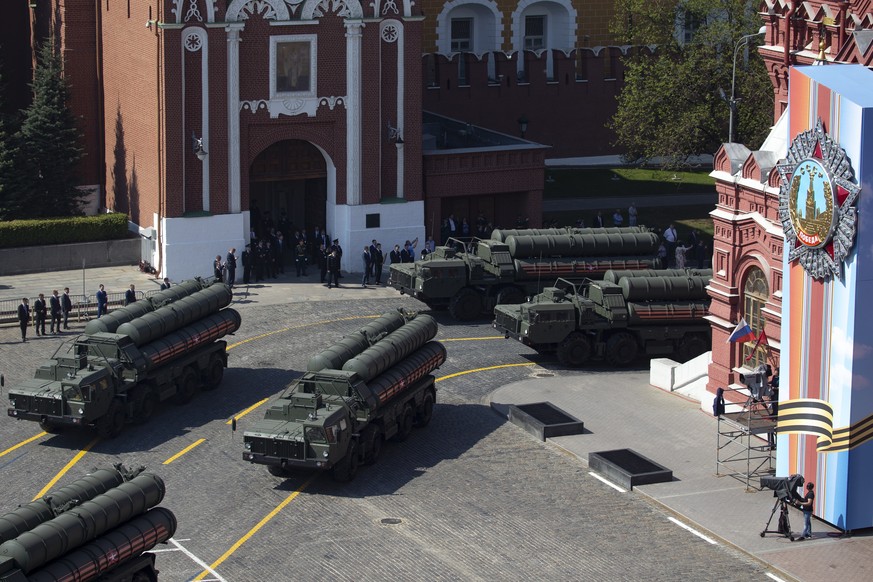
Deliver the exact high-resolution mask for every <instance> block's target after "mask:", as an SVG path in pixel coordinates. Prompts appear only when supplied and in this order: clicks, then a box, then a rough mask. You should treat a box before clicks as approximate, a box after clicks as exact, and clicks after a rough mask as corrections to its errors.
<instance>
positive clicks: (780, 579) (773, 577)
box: [767, 572, 785, 582]
mask: <svg viewBox="0 0 873 582" xmlns="http://www.w3.org/2000/svg"><path fill="white" fill-rule="evenodd" d="M767 578H772V579H773V580H776V582H785V580H783V579H782V578H780V577H779V576H777V575H776V574H773V573H772V572H767Z"/></svg>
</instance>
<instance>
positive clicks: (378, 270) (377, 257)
mask: <svg viewBox="0 0 873 582" xmlns="http://www.w3.org/2000/svg"><path fill="white" fill-rule="evenodd" d="M384 263H385V253H383V252H382V245H381V244H380V243H376V252H375V253H373V274H374V275H375V276H376V285H381V284H382V265H383V264H384Z"/></svg>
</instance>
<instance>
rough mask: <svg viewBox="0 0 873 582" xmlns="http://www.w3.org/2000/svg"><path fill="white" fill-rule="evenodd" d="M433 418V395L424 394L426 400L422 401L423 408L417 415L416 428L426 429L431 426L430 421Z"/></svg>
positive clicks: (429, 393)
mask: <svg viewBox="0 0 873 582" xmlns="http://www.w3.org/2000/svg"><path fill="white" fill-rule="evenodd" d="M431 418H433V394H432V393H431V392H425V393H424V399H423V400H422V401H421V406H420V407H419V408H418V411H417V414H416V415H415V426H417V427H419V428H424V427H425V426H427V425H428V424H430V419H431Z"/></svg>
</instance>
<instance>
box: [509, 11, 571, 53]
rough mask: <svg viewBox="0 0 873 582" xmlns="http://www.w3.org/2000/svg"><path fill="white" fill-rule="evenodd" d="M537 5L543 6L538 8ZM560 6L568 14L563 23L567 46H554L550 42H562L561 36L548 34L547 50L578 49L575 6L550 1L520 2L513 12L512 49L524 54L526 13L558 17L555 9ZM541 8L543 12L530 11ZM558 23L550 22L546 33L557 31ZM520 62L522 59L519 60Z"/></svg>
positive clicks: (565, 14) (564, 40) (564, 41)
mask: <svg viewBox="0 0 873 582" xmlns="http://www.w3.org/2000/svg"><path fill="white" fill-rule="evenodd" d="M537 5H542V6H541V7H540V6H537ZM556 6H558V7H560V8H563V9H564V10H565V11H566V12H565V13H564V21H563V22H561V24H563V25H564V26H566V34H565V35H563V36H564V39H563V44H564V45H565V46H554V44H553V43H551V42H550V41H551V40H552V39H555V40H557V41H559V42H560V39H561V36H562V35H561V34H552V33H551V32H549V33H548V39H547V40H546V49H547V50H548V49H563V50H567V49H573V48H575V47H576V27H577V26H578V24H577V22H576V19H577V17H578V13H577V12H576V9H575V8H574V7H573V4H572V3H571V2H570V0H549V1H548V2H545V1H544V0H520V2H519V3H518V6H517V7H516V9H515V10H513V12H512V16H511V22H512V49H513V50H514V51H518V52H522V51H524V17H525V16H527V14H526V12H527V13H529V14H547V15H549V16H552V17H553V18H554V17H555V16H558V14H559V12H558V11H557V10H556V9H555V7H556ZM533 7H537V8H541V10H537V11H536V12H533V11H528V10H527V9H528V8H533ZM557 24H558V23H557V22H549V23H547V24H546V31H549V30H550V29H551V30H553V31H554V30H555V28H554V27H555V26H557ZM519 60H520V59H519Z"/></svg>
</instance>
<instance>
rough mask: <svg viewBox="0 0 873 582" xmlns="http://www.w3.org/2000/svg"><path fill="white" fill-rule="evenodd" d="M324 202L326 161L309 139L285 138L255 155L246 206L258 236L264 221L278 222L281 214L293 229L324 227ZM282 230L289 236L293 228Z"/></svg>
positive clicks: (266, 222) (250, 170)
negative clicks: (250, 212) (247, 205)
mask: <svg viewBox="0 0 873 582" xmlns="http://www.w3.org/2000/svg"><path fill="white" fill-rule="evenodd" d="M326 206H327V163H326V161H325V159H324V156H323V155H322V153H321V152H320V151H319V150H318V148H316V147H315V146H313V145H312V144H311V143H309V142H307V141H302V140H296V139H289V140H284V141H280V142H277V143H274V144H273V145H271V146H269V147H268V148H266V149H265V150H263V151H262V152H261V153H259V154H258V155H257V157H255V159H254V161H253V162H252V164H251V167H250V169H249V208H250V210H251V211H252V216H251V222H252V228H253V229H254V230H255V232H256V233H257V234H258V236H262V235H263V234H264V233H262V230H263V229H264V228H265V227H264V225H265V224H269V223H270V222H272V223H273V224H278V223H279V220H280V219H281V218H282V215H283V214H285V217H286V218H287V220H288V221H289V222H290V224H291V225H292V227H291V228H292V229H293V230H299V229H304V228H305V229H306V230H307V231H308V232H311V231H312V230H313V229H314V228H315V227H320V228H322V229H323V228H324V227H325V224H326V222H327V212H326ZM256 214H260V217H258V216H256ZM284 234H285V236H286V237H288V236H291V235H292V234H293V232H286V233H284Z"/></svg>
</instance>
